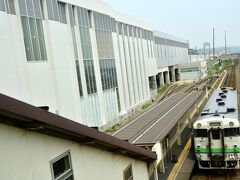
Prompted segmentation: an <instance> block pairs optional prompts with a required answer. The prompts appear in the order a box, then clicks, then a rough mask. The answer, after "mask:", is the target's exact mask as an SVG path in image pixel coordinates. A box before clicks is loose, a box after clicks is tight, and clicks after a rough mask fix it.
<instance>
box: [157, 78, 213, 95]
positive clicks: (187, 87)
mask: <svg viewBox="0 0 240 180" xmlns="http://www.w3.org/2000/svg"><path fill="white" fill-rule="evenodd" d="M213 83H214V80H213V78H212V77H208V78H204V79H202V80H200V81H197V82H191V83H186V84H182V85H178V84H174V85H172V86H171V87H170V88H169V89H168V91H167V92H166V93H165V95H164V96H163V98H162V99H166V98H167V97H169V96H171V95H172V94H174V93H177V92H183V93H190V92H192V91H195V90H203V89H204V88H205V87H206V85H208V84H209V85H211V84H213Z"/></svg>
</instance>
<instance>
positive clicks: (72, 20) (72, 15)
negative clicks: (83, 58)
mask: <svg viewBox="0 0 240 180" xmlns="http://www.w3.org/2000/svg"><path fill="white" fill-rule="evenodd" d="M75 9H76V7H75V6H73V5H70V4H69V5H68V11H69V17H70V24H71V30H72V43H73V50H74V57H75V66H76V72H77V80H78V89H79V95H80V96H83V90H82V78H81V73H80V65H79V56H78V47H77V39H76V33H75V25H76V23H75V22H76V21H75V11H76V10H75Z"/></svg>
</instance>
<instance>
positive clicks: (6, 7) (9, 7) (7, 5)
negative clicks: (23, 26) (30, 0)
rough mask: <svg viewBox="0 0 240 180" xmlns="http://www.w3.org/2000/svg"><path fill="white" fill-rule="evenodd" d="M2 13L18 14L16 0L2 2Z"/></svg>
mask: <svg viewBox="0 0 240 180" xmlns="http://www.w3.org/2000/svg"><path fill="white" fill-rule="evenodd" d="M0 11H4V12H7V13H8V14H16V12H15V5H14V0H0Z"/></svg>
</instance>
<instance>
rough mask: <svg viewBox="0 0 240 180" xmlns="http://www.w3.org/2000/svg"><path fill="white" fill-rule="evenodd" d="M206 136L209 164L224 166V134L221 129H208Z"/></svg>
mask: <svg viewBox="0 0 240 180" xmlns="http://www.w3.org/2000/svg"><path fill="white" fill-rule="evenodd" d="M208 138H209V157H210V161H211V166H212V167H224V166H225V163H224V156H225V154H224V134H223V131H222V129H220V128H217V129H210V131H209V137H208Z"/></svg>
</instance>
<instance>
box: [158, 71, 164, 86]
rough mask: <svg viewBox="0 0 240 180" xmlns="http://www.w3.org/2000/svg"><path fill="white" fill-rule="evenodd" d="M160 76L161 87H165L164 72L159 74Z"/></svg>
mask: <svg viewBox="0 0 240 180" xmlns="http://www.w3.org/2000/svg"><path fill="white" fill-rule="evenodd" d="M159 74H160V77H159V79H160V86H164V79H163V72H161V73H159Z"/></svg>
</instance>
